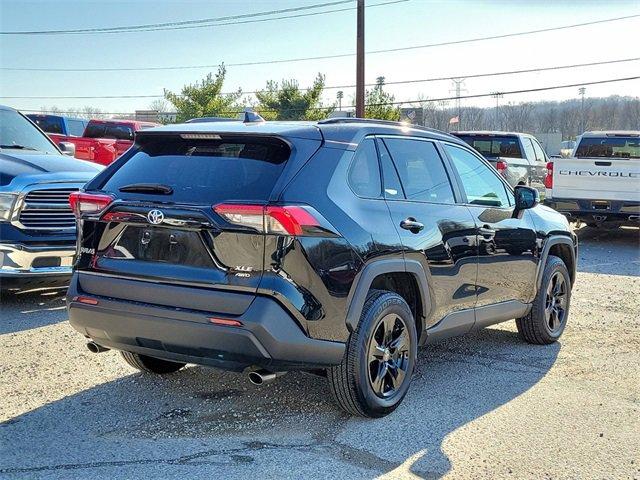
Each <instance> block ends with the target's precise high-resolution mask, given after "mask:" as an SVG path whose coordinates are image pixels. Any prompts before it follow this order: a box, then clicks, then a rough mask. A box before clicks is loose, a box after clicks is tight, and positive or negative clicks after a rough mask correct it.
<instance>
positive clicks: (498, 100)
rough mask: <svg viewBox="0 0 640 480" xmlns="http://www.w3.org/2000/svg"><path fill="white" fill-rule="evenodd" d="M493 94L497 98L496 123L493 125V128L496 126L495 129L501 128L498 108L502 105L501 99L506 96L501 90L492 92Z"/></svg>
mask: <svg viewBox="0 0 640 480" xmlns="http://www.w3.org/2000/svg"><path fill="white" fill-rule="evenodd" d="M491 96H492V97H493V98H495V99H496V119H495V123H494V125H493V128H494V130H499V128H498V122H499V117H498V114H499V110H498V108H499V106H500V99H501V98H502V97H504V95H503V94H502V93H500V92H494V93H492V94H491Z"/></svg>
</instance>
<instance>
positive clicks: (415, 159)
mask: <svg viewBox="0 0 640 480" xmlns="http://www.w3.org/2000/svg"><path fill="white" fill-rule="evenodd" d="M384 143H385V145H386V146H387V148H388V149H389V153H390V154H391V158H392V159H393V162H394V164H395V166H396V169H397V171H398V174H399V175H400V180H401V182H402V187H403V188H404V193H405V195H406V197H407V200H416V201H421V202H432V203H455V199H454V197H453V189H452V188H451V183H450V182H449V177H448V175H447V172H446V170H445V168H444V164H443V163H442V159H441V158H440V155H439V154H438V150H437V149H436V147H435V145H434V144H433V143H432V142H427V141H423V140H414V139H409V138H385V139H384Z"/></svg>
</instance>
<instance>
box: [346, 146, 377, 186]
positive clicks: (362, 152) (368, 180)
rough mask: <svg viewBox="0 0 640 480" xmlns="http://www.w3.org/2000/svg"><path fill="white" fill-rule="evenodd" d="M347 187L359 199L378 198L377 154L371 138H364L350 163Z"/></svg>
mask: <svg viewBox="0 0 640 480" xmlns="http://www.w3.org/2000/svg"><path fill="white" fill-rule="evenodd" d="M348 178H349V185H350V186H351V189H352V190H353V192H354V193H355V194H356V195H358V196H359V197H365V198H379V197H380V192H381V191H382V182H381V181H380V166H379V165H378V152H377V150H376V145H375V143H374V140H373V139H372V138H365V139H364V140H363V141H362V142H361V143H360V145H359V146H358V150H356V153H355V155H354V157H353V160H352V161H351V166H350V167H349V176H348Z"/></svg>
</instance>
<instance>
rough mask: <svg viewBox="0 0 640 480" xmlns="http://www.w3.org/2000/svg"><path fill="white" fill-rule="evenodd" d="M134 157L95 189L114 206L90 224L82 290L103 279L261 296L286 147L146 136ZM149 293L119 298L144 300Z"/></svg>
mask: <svg viewBox="0 0 640 480" xmlns="http://www.w3.org/2000/svg"><path fill="white" fill-rule="evenodd" d="M134 150H135V151H132V152H130V153H128V154H127V155H128V157H127V160H126V161H125V162H124V163H123V164H122V165H121V166H119V168H117V169H116V168H114V169H113V172H112V173H111V172H110V171H107V173H106V174H105V177H107V178H106V179H105V180H102V181H99V183H98V184H97V185H92V187H94V189H95V191H99V192H100V194H108V195H111V196H113V198H114V199H115V200H114V202H113V203H112V204H111V205H110V206H109V207H108V208H107V209H106V210H105V211H104V212H101V213H100V215H99V217H98V218H95V219H91V218H90V219H85V220H84V225H83V228H82V238H81V250H80V253H81V257H80V260H79V263H78V267H77V269H78V271H79V273H80V276H81V279H80V283H81V285H82V286H83V288H98V287H95V282H93V283H91V280H89V279H84V285H83V278H82V274H83V273H85V272H86V273H92V272H94V273H95V272H97V273H100V274H103V275H110V276H117V277H118V278H121V279H130V280H135V281H136V282H138V281H143V282H160V283H164V284H173V285H184V286H190V287H200V288H204V289H215V290H232V291H235V292H244V293H255V291H256V289H257V287H258V284H259V282H260V278H261V275H262V271H263V263H264V260H263V257H264V233H263V230H264V228H265V220H264V211H265V208H264V205H265V204H266V203H267V202H268V201H269V198H270V196H271V194H272V191H273V190H274V187H275V185H276V183H277V182H278V179H279V178H280V176H281V174H282V173H283V170H284V169H285V166H286V164H287V162H288V160H289V157H290V154H291V149H290V147H289V145H288V144H287V143H285V142H284V141H282V140H279V139H276V138H269V137H255V136H253V137H247V136H245V137H237V136H236V137H221V136H219V135H207V134H204V135H203V134H195V135H190V134H184V135H180V134H176V135H162V136H159V135H147V136H142V137H141V138H140V139H139V143H137V144H136V146H135V147H134ZM109 173H111V174H110V175H109ZM86 285H89V287H86ZM92 285H93V286H94V287H92ZM153 291H154V292H156V293H157V292H159V291H160V290H159V289H154V290H153ZM145 292H146V290H145V289H143V288H136V289H135V290H129V291H125V292H121V293H120V295H121V296H124V298H127V299H131V300H140V301H148V298H147V296H146V295H147V293H145ZM88 293H92V292H88ZM93 293H96V294H101V293H102V292H98V291H96V292H93ZM190 301H191V300H189V297H188V296H185V297H184V299H177V300H176V299H172V305H177V306H183V307H186V308H192V307H190V306H189V305H188V303H189V302H190ZM154 303H163V301H162V299H157V298H155V300H154ZM231 313H234V312H231Z"/></svg>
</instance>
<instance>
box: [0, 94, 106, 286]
mask: <svg viewBox="0 0 640 480" xmlns="http://www.w3.org/2000/svg"><path fill="white" fill-rule="evenodd" d="M101 170H102V167H100V166H99V165H96V164H95V163H90V162H85V161H82V160H77V159H75V158H71V157H69V156H66V155H62V153H61V152H60V150H59V149H58V148H56V145H54V144H53V142H52V141H51V140H50V139H49V138H48V137H47V136H46V135H44V134H43V133H42V131H41V130H40V129H39V128H37V127H36V126H35V125H34V124H33V123H32V122H30V121H29V120H28V119H27V118H26V117H24V116H23V115H21V114H20V113H19V112H17V111H16V110H14V109H12V108H9V107H4V106H1V105H0V290H5V291H8V290H11V289H14V288H21V287H23V286H25V285H29V286H30V287H36V286H37V287H39V286H55V285H60V284H64V283H68V281H69V278H70V277H71V265H72V263H73V258H74V256H75V252H76V221H75V217H74V215H73V212H72V211H71V207H70V206H69V194H70V193H71V192H74V191H77V190H79V189H80V188H82V186H84V184H85V183H86V182H87V181H89V180H90V179H92V178H93V177H94V176H96V175H97V174H98V173H99V172H100V171H101Z"/></svg>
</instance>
